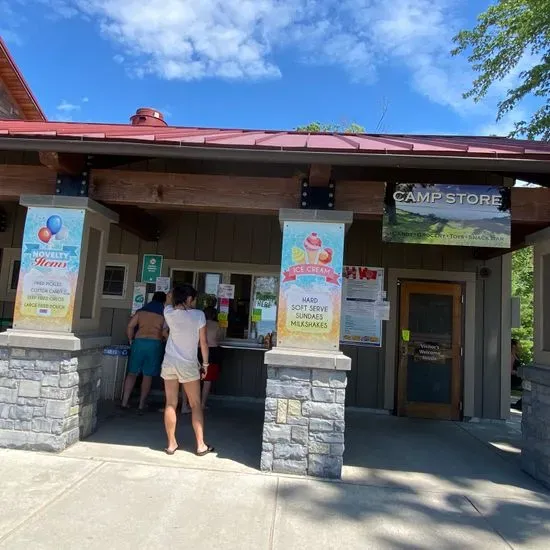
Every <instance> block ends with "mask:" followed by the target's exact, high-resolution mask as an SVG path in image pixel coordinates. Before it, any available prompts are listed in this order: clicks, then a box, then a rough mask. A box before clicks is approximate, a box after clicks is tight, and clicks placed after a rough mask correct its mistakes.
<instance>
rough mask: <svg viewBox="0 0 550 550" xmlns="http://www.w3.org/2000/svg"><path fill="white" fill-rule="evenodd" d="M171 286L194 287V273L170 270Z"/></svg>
mask: <svg viewBox="0 0 550 550" xmlns="http://www.w3.org/2000/svg"><path fill="white" fill-rule="evenodd" d="M171 277H172V285H173V286H177V285H194V284H195V273H194V272H193V271H181V270H179V269H173V270H172V274H171Z"/></svg>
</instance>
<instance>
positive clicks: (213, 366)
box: [199, 307, 221, 409]
mask: <svg viewBox="0 0 550 550" xmlns="http://www.w3.org/2000/svg"><path fill="white" fill-rule="evenodd" d="M204 315H205V316H206V336H207V339H208V354H209V355H210V357H209V363H210V366H209V367H208V374H207V375H206V378H205V379H204V380H203V385H202V395H201V398H202V408H203V409H205V408H206V402H207V401H208V396H209V395H210V390H211V389H212V383H213V382H216V381H217V380H218V378H219V377H220V365H221V349H220V347H219V345H218V341H219V332H220V325H219V324H218V313H217V311H216V308H214V307H207V308H206V309H205V310H204ZM199 356H200V353H199ZM201 364H202V360H201Z"/></svg>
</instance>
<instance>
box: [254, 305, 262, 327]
mask: <svg viewBox="0 0 550 550" xmlns="http://www.w3.org/2000/svg"><path fill="white" fill-rule="evenodd" d="M261 320H262V310H261V308H254V309H253V310H252V322H253V323H259V322H260V321H261Z"/></svg>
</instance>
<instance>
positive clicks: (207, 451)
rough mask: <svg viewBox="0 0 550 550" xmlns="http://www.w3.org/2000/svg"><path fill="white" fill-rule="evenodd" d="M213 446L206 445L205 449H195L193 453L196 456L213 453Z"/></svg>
mask: <svg viewBox="0 0 550 550" xmlns="http://www.w3.org/2000/svg"><path fill="white" fill-rule="evenodd" d="M214 450H215V449H214V447H212V446H210V445H206V449H204V451H200V452H199V451H197V452H196V453H195V454H196V455H197V456H206V455H207V454H208V453H213V452H214Z"/></svg>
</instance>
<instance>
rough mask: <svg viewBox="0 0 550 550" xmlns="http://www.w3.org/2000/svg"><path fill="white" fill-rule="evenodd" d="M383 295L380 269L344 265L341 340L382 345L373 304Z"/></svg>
mask: <svg viewBox="0 0 550 550" xmlns="http://www.w3.org/2000/svg"><path fill="white" fill-rule="evenodd" d="M385 297H386V293H385V292H384V269H382V268H381V267H366V266H349V265H347V266H345V267H344V285H343V303H342V330H341V336H340V338H341V341H342V342H343V343H345V344H353V345H368V346H376V347H380V346H381V345H382V323H381V320H382V319H381V318H380V317H378V313H376V304H377V303H379V302H382V301H383V300H384V299H385Z"/></svg>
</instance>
